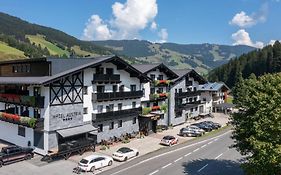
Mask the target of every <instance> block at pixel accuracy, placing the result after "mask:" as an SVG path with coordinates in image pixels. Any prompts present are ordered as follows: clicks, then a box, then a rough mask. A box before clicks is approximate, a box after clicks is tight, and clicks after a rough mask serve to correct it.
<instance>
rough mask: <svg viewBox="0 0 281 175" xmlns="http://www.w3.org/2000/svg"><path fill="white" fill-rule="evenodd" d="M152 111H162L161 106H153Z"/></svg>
mask: <svg viewBox="0 0 281 175" xmlns="http://www.w3.org/2000/svg"><path fill="white" fill-rule="evenodd" d="M151 110H152V111H156V110H160V106H153V107H152V108H151Z"/></svg>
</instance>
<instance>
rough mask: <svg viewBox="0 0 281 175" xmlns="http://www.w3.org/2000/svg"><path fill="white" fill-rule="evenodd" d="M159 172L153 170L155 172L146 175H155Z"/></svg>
mask: <svg viewBox="0 0 281 175" xmlns="http://www.w3.org/2000/svg"><path fill="white" fill-rule="evenodd" d="M158 171H159V170H155V171H153V172H152V173H150V174H148V175H152V174H155V173H157V172H158Z"/></svg>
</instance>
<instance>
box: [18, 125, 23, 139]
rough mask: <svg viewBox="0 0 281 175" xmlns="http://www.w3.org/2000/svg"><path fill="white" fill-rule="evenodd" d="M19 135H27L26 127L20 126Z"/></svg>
mask: <svg viewBox="0 0 281 175" xmlns="http://www.w3.org/2000/svg"><path fill="white" fill-rule="evenodd" d="M18 135H19V136H22V137H25V127H22V126H18Z"/></svg>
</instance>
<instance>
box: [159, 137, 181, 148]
mask: <svg viewBox="0 0 281 175" xmlns="http://www.w3.org/2000/svg"><path fill="white" fill-rule="evenodd" d="M177 143H178V138H176V137H174V136H164V137H163V138H162V139H161V141H160V144H162V145H168V146H172V145H174V144H177Z"/></svg>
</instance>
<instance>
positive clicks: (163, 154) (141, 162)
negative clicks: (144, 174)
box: [111, 130, 232, 175]
mask: <svg viewBox="0 0 281 175" xmlns="http://www.w3.org/2000/svg"><path fill="white" fill-rule="evenodd" d="M230 132H232V131H231V130H230V131H227V132H225V133H223V134H221V135H218V136H215V137H212V138H209V139H206V140H202V141H200V142H197V143H193V144H191V145H186V146H184V147H181V148H178V149H175V150H171V151H169V152H165V153H162V154H159V155H157V156H154V157H150V158H148V159H146V160H143V161H140V162H139V163H136V164H134V165H132V166H130V167H127V168H123V169H122V170H119V171H116V172H115V173H112V174H111V175H115V174H119V173H121V172H124V171H126V170H128V169H131V168H133V167H136V166H139V165H141V164H143V163H146V162H148V161H151V160H153V159H156V158H159V157H162V156H165V155H167V154H171V153H174V152H177V151H180V150H183V149H186V148H189V147H192V146H195V145H199V144H201V143H205V142H208V141H211V140H213V139H215V138H219V137H222V136H224V135H226V134H228V133H230Z"/></svg>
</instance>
